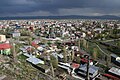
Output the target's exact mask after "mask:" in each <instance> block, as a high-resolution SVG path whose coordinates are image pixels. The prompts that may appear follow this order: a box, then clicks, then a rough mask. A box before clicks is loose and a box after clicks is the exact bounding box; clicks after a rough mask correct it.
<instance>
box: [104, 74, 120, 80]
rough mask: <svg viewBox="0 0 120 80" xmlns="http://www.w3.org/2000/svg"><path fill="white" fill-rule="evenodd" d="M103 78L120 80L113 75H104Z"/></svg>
mask: <svg viewBox="0 0 120 80" xmlns="http://www.w3.org/2000/svg"><path fill="white" fill-rule="evenodd" d="M103 76H106V77H108V78H111V79H113V80H120V79H119V78H117V77H115V76H113V75H110V74H103Z"/></svg>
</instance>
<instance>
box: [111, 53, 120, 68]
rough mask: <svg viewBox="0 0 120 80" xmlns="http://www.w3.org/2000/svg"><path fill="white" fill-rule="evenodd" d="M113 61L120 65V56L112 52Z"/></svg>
mask: <svg viewBox="0 0 120 80" xmlns="http://www.w3.org/2000/svg"><path fill="white" fill-rule="evenodd" d="M111 62H113V63H114V64H116V65H118V66H120V57H119V56H117V55H115V54H111Z"/></svg>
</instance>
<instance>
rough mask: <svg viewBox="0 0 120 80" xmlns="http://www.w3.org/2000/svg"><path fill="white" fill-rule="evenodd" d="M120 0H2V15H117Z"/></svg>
mask: <svg viewBox="0 0 120 80" xmlns="http://www.w3.org/2000/svg"><path fill="white" fill-rule="evenodd" d="M119 8H120V0H0V16H27V15H28V16H41V15H42V16H49V15H92V16H94V15H117V16H120V9H119Z"/></svg>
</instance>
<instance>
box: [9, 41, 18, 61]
mask: <svg viewBox="0 0 120 80" xmlns="http://www.w3.org/2000/svg"><path fill="white" fill-rule="evenodd" d="M10 44H11V45H12V49H11V52H12V53H13V60H14V62H16V61H17V54H16V50H15V43H14V42H13V39H11V40H10Z"/></svg>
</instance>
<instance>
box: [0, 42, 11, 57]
mask: <svg viewBox="0 0 120 80" xmlns="http://www.w3.org/2000/svg"><path fill="white" fill-rule="evenodd" d="M11 47H12V46H11V45H10V44H9V43H2V44H0V54H5V55H9V54H10V53H11V52H10V48H11Z"/></svg>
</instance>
